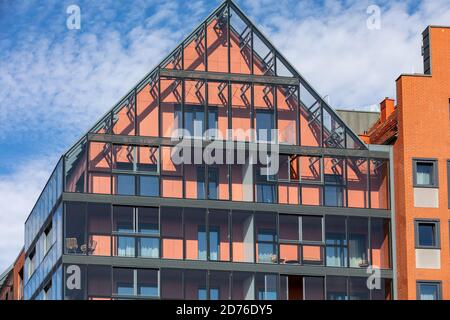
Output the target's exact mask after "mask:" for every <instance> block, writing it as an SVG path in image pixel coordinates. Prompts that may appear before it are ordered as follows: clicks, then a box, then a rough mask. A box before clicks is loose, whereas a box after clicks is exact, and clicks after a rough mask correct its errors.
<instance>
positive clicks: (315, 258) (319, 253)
mask: <svg viewBox="0 0 450 320" xmlns="http://www.w3.org/2000/svg"><path fill="white" fill-rule="evenodd" d="M302 262H303V264H308V265H320V266H321V265H323V264H324V261H323V246H321V245H302Z"/></svg>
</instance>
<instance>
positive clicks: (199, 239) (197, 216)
mask: <svg viewBox="0 0 450 320" xmlns="http://www.w3.org/2000/svg"><path fill="white" fill-rule="evenodd" d="M183 224H184V230H185V231H184V232H185V234H184V241H185V248H186V259H190V260H206V247H207V245H206V232H205V230H206V228H205V226H206V211H205V209H192V208H185V209H184V221H183Z"/></svg>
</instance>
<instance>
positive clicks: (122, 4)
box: [0, 0, 450, 269]
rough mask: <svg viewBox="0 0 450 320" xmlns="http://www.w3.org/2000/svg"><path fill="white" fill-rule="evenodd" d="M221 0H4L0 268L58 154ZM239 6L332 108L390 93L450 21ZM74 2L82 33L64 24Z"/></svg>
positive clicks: (437, 13) (397, 6)
mask: <svg viewBox="0 0 450 320" xmlns="http://www.w3.org/2000/svg"><path fill="white" fill-rule="evenodd" d="M220 2H221V1H216V0H193V1H181V0H179V1H175V0H173V1H163V0H148V1H144V0H138V1H132V2H131V1H121V0H104V1H100V0H89V1H81V0H70V1H56V0H55V1H43V0H14V1H11V0H0V202H1V204H0V207H1V208H2V209H3V210H2V211H1V212H0V269H2V268H4V267H6V265H7V264H9V263H11V262H12V260H13V259H14V256H15V255H16V253H17V252H18V250H19V248H20V246H21V245H22V243H23V240H22V239H23V222H24V220H25V218H26V217H27V216H28V214H29V211H30V210H31V208H32V206H33V205H34V203H35V201H36V198H37V196H38V195H39V193H40V191H41V189H42V187H43V186H44V184H45V181H46V179H47V178H48V175H49V174H50V172H51V171H52V169H53V166H54V165H55V164H56V162H57V160H58V158H59V157H60V155H61V154H62V153H63V152H64V151H65V150H67V149H68V148H69V147H70V145H71V144H73V143H74V142H75V141H76V140H77V139H78V137H79V136H80V135H81V134H82V133H84V132H85V131H87V130H88V129H89V127H90V126H91V125H92V124H93V123H95V121H96V120H97V119H98V118H100V117H101V116H102V115H103V114H104V113H105V112H106V111H107V110H108V109H109V108H111V107H112V106H113V104H114V103H115V102H116V101H117V100H118V99H119V98H120V97H122V96H123V95H124V94H125V93H126V92H127V91H128V90H129V89H130V88H131V87H132V86H133V85H134V84H136V83H137V82H138V81H139V80H140V79H141V78H142V77H143V76H144V75H145V74H146V73H147V72H149V71H150V70H151V69H152V68H153V67H154V66H155V65H156V64H157V63H158V62H159V61H160V60H161V59H162V58H163V57H164V56H165V55H167V54H168V53H169V51H170V50H171V49H173V48H174V46H175V45H176V44H177V43H178V42H179V41H180V40H181V39H182V38H183V37H184V36H186V35H187V34H189V33H190V32H191V31H192V30H193V29H194V28H195V26H196V25H197V24H198V23H200V22H201V21H202V20H203V19H204V18H205V17H206V16H207V15H208V14H209V13H210V11H212V10H213V8H215V7H216V6H218V5H219V3H220ZM236 3H238V5H240V7H241V8H242V9H243V10H244V11H245V12H246V13H247V14H248V15H249V16H250V18H251V19H252V20H253V21H254V22H255V23H256V24H258V26H260V28H261V29H262V30H263V32H264V33H265V34H266V35H267V37H268V38H269V39H270V40H271V41H272V42H273V43H274V44H275V45H276V46H277V47H278V48H279V50H280V51H281V52H282V53H283V54H284V55H285V56H286V57H287V58H288V60H289V61H290V62H291V63H292V64H293V65H294V66H295V67H296V68H297V69H298V70H299V71H300V73H301V74H302V75H303V76H304V77H305V78H306V79H307V80H308V81H309V82H311V84H312V85H313V86H314V87H315V88H316V89H317V91H318V92H319V93H320V94H322V95H324V96H325V95H328V96H329V97H330V100H331V101H330V102H331V105H332V106H333V107H336V108H356V109H365V110H376V108H377V107H376V105H377V104H378V103H379V102H380V101H381V100H382V99H383V98H384V97H385V96H391V97H393V98H395V82H394V81H395V79H396V78H397V77H398V75H399V74H401V73H412V72H422V63H421V56H420V46H421V32H422V31H423V29H424V28H425V27H426V25H428V24H449V23H450V0H432V1H431V0H429V1H427V0H423V1H419V0H410V1H400V0H392V1H387V0H380V1H376V0H372V1H357V0H341V1H335V0H321V1H313V0H278V1H276V2H275V4H274V1H272V0H246V1H243V0H236ZM71 4H76V5H78V6H79V7H80V9H81V29H80V30H68V29H67V27H66V19H67V17H68V15H67V14H66V8H67V6H69V5H71ZM374 4H375V5H378V6H379V7H380V9H381V28H380V29H379V30H370V29H368V28H367V24H366V21H367V19H368V17H369V15H368V14H367V12H366V11H367V8H368V7H369V6H370V5H374Z"/></svg>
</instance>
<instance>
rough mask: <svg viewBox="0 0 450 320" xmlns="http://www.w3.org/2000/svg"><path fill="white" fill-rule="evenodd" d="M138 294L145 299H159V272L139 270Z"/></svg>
mask: <svg viewBox="0 0 450 320" xmlns="http://www.w3.org/2000/svg"><path fill="white" fill-rule="evenodd" d="M137 294H138V295H139V296H145V297H158V296H159V288H158V270H148V269H138V270H137Z"/></svg>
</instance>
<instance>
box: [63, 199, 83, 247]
mask: <svg viewBox="0 0 450 320" xmlns="http://www.w3.org/2000/svg"><path fill="white" fill-rule="evenodd" d="M64 234H65V250H64V253H66V254H82V253H83V252H82V251H81V246H82V245H85V244H86V204H85V203H81V202H67V203H66V215H65V233H64Z"/></svg>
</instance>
